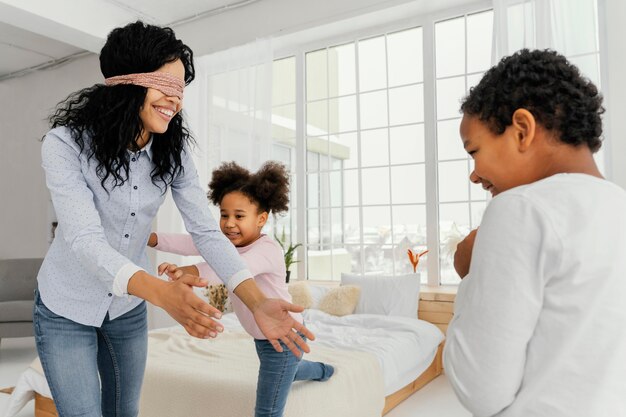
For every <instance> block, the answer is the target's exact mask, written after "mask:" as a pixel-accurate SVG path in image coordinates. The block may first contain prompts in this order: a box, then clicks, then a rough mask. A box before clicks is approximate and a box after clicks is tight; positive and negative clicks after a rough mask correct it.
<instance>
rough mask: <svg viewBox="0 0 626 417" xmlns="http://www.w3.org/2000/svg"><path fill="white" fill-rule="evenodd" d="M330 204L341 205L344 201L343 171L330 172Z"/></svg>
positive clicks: (333, 205)
mask: <svg viewBox="0 0 626 417" xmlns="http://www.w3.org/2000/svg"><path fill="white" fill-rule="evenodd" d="M328 175H329V186H330V205H331V207H340V206H341V203H342V200H343V198H342V196H343V187H342V181H341V171H333V172H330V173H329V174H328Z"/></svg>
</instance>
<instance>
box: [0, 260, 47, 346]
mask: <svg viewBox="0 0 626 417" xmlns="http://www.w3.org/2000/svg"><path fill="white" fill-rule="evenodd" d="M42 262H43V258H26V259H0V340H2V338H4V337H26V336H32V335H33V303H34V299H35V294H34V292H35V288H37V273H38V272H39V268H40V267H41V263H42Z"/></svg>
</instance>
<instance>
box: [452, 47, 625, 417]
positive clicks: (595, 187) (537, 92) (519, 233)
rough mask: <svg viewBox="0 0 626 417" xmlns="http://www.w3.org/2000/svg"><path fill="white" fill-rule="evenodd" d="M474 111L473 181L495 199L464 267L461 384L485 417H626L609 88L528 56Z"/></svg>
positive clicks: (482, 94)
mask: <svg viewBox="0 0 626 417" xmlns="http://www.w3.org/2000/svg"><path fill="white" fill-rule="evenodd" d="M461 110H462V111H463V120H462V122H461V129H460V131H461V137H462V139H463V146H464V147H465V149H466V151H467V152H468V153H469V154H470V155H471V156H472V158H473V159H474V163H475V168H474V171H473V172H472V174H471V175H470V180H471V181H472V182H474V183H476V184H481V185H482V186H483V188H485V189H486V190H489V191H490V192H491V193H492V195H494V197H495V198H494V199H493V200H492V201H491V203H490V204H489V207H488V208H487V210H486V211H485V215H484V217H483V221H482V224H481V227H480V229H479V230H478V231H474V232H472V233H471V234H470V236H468V237H467V238H466V239H465V240H464V241H463V242H461V243H460V244H459V246H458V249H457V254H456V255H455V268H456V269H457V272H458V273H459V275H461V277H464V279H463V281H462V283H461V285H460V286H459V291H458V294H457V298H456V307H455V316H454V319H453V321H452V322H451V324H450V328H449V329H448V334H447V341H446V345H445V351H444V366H445V369H446V373H447V375H448V379H449V380H450V382H451V384H452V386H453V387H454V389H455V391H456V393H457V395H458V397H459V399H460V401H461V402H462V403H463V404H464V405H465V407H466V408H468V409H469V410H470V411H471V412H472V413H473V414H474V415H476V416H492V415H498V416H506V417H512V416H524V417H527V416H546V417H548V416H549V417H559V416H567V417H573V416H581V417H582V416H585V417H588V416H594V417H599V416H611V417H613V416H618V415H619V416H623V415H626V396H625V395H624V392H623V389H624V383H625V381H626V308H624V303H625V302H626V192H624V190H622V189H621V188H619V187H618V186H616V185H614V184H612V183H610V182H608V181H606V180H604V179H603V178H602V175H601V174H600V172H599V170H598V168H597V166H596V164H595V162H594V159H593V153H594V152H595V151H597V150H598V149H599V148H600V146H601V140H600V135H601V133H602V121H601V117H600V115H601V114H602V112H603V108H602V99H601V97H600V95H599V94H598V90H597V89H596V87H595V86H594V85H593V84H592V83H591V82H590V81H588V80H587V79H585V78H583V77H582V76H581V75H580V73H579V71H578V69H577V68H576V67H574V66H573V65H571V64H570V63H569V62H568V61H567V60H566V59H565V58H564V57H563V56H561V55H559V54H557V53H555V52H553V51H548V50H545V51H529V50H522V51H519V52H518V53H516V54H514V55H512V56H509V57H505V58H504V59H502V61H500V63H499V64H497V65H496V66H495V67H493V68H491V69H490V70H489V71H488V72H487V73H486V74H485V76H484V77H483V79H482V80H481V81H480V83H479V84H478V85H477V86H476V87H475V88H473V89H472V90H471V91H470V93H469V95H468V96H467V97H466V98H465V100H464V102H463V103H462V106H461ZM474 239H475V240H474ZM470 260H471V262H470Z"/></svg>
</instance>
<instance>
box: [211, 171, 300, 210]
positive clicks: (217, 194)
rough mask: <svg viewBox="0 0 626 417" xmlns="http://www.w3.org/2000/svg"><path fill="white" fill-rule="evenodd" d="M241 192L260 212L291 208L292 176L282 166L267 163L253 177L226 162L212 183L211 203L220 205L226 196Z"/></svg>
mask: <svg viewBox="0 0 626 417" xmlns="http://www.w3.org/2000/svg"><path fill="white" fill-rule="evenodd" d="M234 191H238V192H240V193H242V194H243V195H245V196H246V197H248V198H249V199H250V201H251V202H253V203H255V204H256V205H257V206H258V207H259V212H264V211H266V212H268V213H280V212H283V211H287V210H288V209H289V173H288V172H287V169H286V168H285V166H284V165H283V164H281V163H278V162H274V161H268V162H266V163H265V164H263V166H262V167H261V168H260V169H259V170H258V171H257V172H256V173H254V174H252V173H250V171H248V170H247V169H245V168H243V167H242V166H240V165H237V164H236V163H235V162H225V163H223V164H222V165H220V167H219V168H217V169H216V170H215V171H213V176H212V178H211V182H210V183H209V193H208V197H209V200H210V201H211V202H212V203H213V204H215V205H216V206H218V205H220V204H221V202H222V199H223V198H224V196H225V195H226V194H229V193H232V192H234Z"/></svg>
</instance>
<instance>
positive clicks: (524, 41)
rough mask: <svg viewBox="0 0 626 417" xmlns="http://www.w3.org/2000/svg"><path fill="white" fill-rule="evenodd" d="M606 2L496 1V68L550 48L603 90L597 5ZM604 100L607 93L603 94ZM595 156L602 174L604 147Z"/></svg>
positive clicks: (580, 0)
mask: <svg viewBox="0 0 626 417" xmlns="http://www.w3.org/2000/svg"><path fill="white" fill-rule="evenodd" d="M602 1H604V0H493V11H494V31H493V33H494V48H493V51H494V56H493V62H494V64H495V63H496V62H497V61H498V60H499V59H500V58H502V57H503V56H506V55H510V54H512V53H514V52H515V51H517V50H519V49H522V48H530V49H532V48H539V49H545V48H550V49H554V50H555V51H557V52H559V53H561V54H563V55H564V56H566V57H567V58H568V59H569V61H570V62H572V63H573V64H574V65H576V66H577V67H578V68H579V69H580V70H581V71H582V73H583V74H584V75H585V76H586V77H588V78H589V79H590V80H591V81H593V83H594V84H595V85H596V86H597V87H598V88H600V89H601V90H602V83H601V77H600V36H601V33H600V30H599V27H598V2H602ZM602 92H603V95H604V96H605V98H606V97H607V95H608V91H605V90H602ZM607 145H609V144H608V143H607V139H605V143H604V145H603V147H602V149H601V150H600V151H599V152H598V153H597V154H596V162H597V163H598V166H599V167H600V170H601V171H604V165H605V163H604V162H605V152H606V151H605V147H607Z"/></svg>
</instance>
